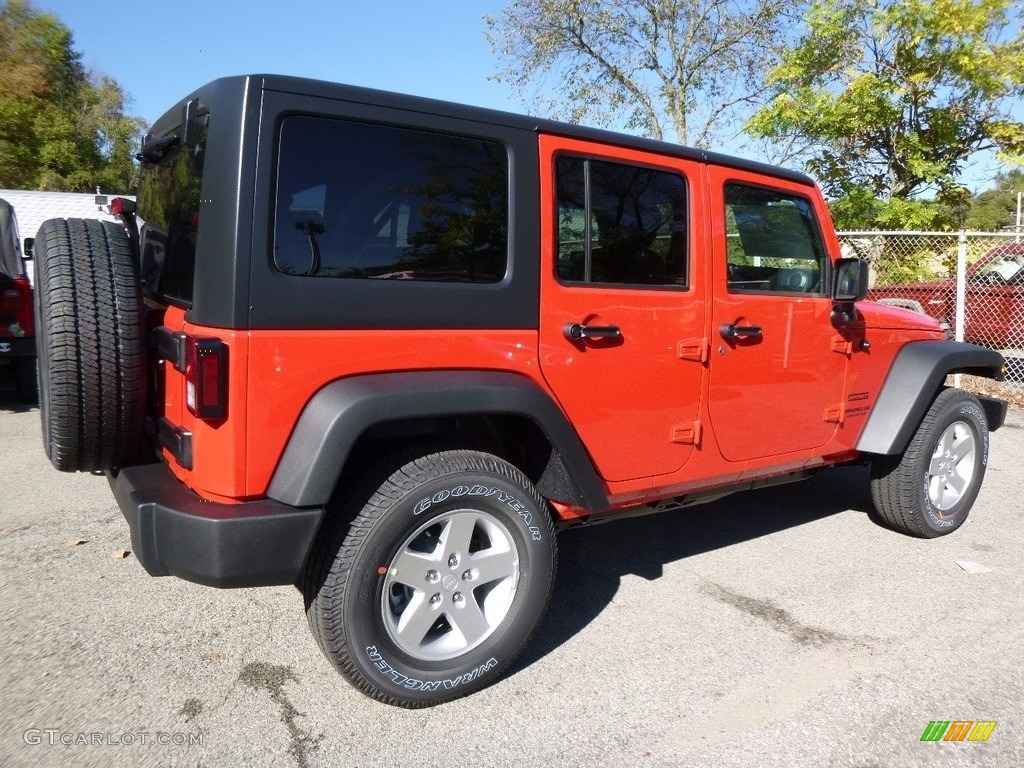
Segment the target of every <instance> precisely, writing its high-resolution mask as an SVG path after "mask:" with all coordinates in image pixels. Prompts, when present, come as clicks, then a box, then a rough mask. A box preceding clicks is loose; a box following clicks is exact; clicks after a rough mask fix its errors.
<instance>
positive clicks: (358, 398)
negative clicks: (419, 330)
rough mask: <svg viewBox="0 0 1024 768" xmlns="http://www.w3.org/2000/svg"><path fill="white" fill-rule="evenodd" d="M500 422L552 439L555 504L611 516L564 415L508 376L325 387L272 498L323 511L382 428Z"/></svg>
mask: <svg viewBox="0 0 1024 768" xmlns="http://www.w3.org/2000/svg"><path fill="white" fill-rule="evenodd" d="M499 414H500V415H517V416H525V417H526V418H528V419H530V420H531V421H533V423H534V424H536V425H537V427H538V428H539V429H540V430H541V431H542V432H543V433H544V435H545V436H546V437H547V439H548V441H549V442H550V444H551V446H552V448H553V451H552V459H551V461H550V462H549V470H550V473H551V475H552V476H554V477H555V479H554V481H553V485H554V486H557V488H558V495H557V496H554V498H557V499H558V500H559V501H564V502H567V503H570V504H575V505H577V506H580V507H583V508H585V509H588V510H591V511H592V512H599V511H603V510H605V509H607V507H608V497H607V495H606V494H605V492H604V488H603V485H602V484H601V481H600V480H599V479H598V476H597V472H596V470H595V469H594V465H593V463H592V462H591V460H590V456H589V455H588V454H587V451H586V449H585V448H584V447H583V443H582V441H581V440H580V438H579V435H578V434H577V433H576V430H574V429H573V428H572V426H571V425H570V423H569V421H568V419H567V418H566V417H565V414H563V413H562V411H561V409H560V408H559V407H558V406H557V405H556V404H555V403H554V402H553V401H552V399H551V398H550V397H549V396H548V395H547V393H545V392H544V391H543V390H542V389H541V388H540V387H539V386H537V384H535V383H534V382H532V381H531V380H530V379H528V378H527V377H525V376H521V375H518V374H514V373H507V372H502V371H403V372H397V373H380V374H367V375H360V376H352V377H349V378H344V379H339V380H337V381H334V382H332V383H330V384H328V385H326V386H325V387H323V388H322V389H320V390H319V391H318V392H317V393H316V394H315V395H314V396H313V397H312V398H311V399H310V401H309V402H308V403H307V404H306V407H305V408H304V409H303V411H302V414H301V416H300V417H299V420H298V423H297V424H296V426H295V429H294V431H293V432H292V435H291V437H290V438H289V440H288V444H287V446H286V447H285V450H284V453H283V454H282V456H281V460H280V462H278V465H277V469H276V470H275V471H274V476H273V478H272V479H271V482H270V488H269V489H268V492H267V495H268V496H269V497H270V498H271V499H274V500H275V501H280V502H282V503H284V504H290V505H292V506H295V507H312V506H323V505H324V504H326V503H327V501H328V499H330V497H331V494H332V493H333V491H334V488H335V486H336V485H337V481H338V478H339V476H340V474H341V472H342V470H343V468H344V467H345V462H346V460H347V458H348V456H349V453H350V452H351V450H352V447H353V446H354V445H355V443H356V441H357V440H358V439H359V437H360V436H361V435H362V434H363V433H364V432H365V431H366V430H367V429H369V428H370V427H373V426H376V425H377V424H383V423H385V422H391V421H400V420H404V419H419V418H428V417H437V416H441V417H445V416H466V415H499ZM552 464H556V465H560V466H551V465H552ZM548 474H549V473H548V472H545V476H547V475H548ZM540 490H541V493H544V488H540Z"/></svg>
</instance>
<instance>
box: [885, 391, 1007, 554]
mask: <svg viewBox="0 0 1024 768" xmlns="http://www.w3.org/2000/svg"><path fill="white" fill-rule="evenodd" d="M987 464H988V421H987V420H986V418H985V410H984V408H982V406H981V403H979V402H978V399H977V398H976V397H974V396H973V395H971V394H970V393H968V392H964V391H963V390H961V389H946V390H944V391H943V392H941V393H940V394H939V396H938V397H936V398H935V401H934V402H933V403H932V405H931V408H929V409H928V412H927V413H926V414H925V417H924V418H923V419H922V420H921V424H920V425H919V426H918V428H917V431H916V432H915V433H914V436H913V437H912V438H911V440H910V443H909V444H908V445H907V447H906V449H905V450H904V451H903V453H902V454H898V455H896V456H878V457H876V458H875V460H874V461H873V462H872V464H871V498H872V500H873V501H874V505H875V510H876V511H877V512H878V514H879V515H880V516H881V518H882V519H883V520H884V521H885V523H886V524H888V525H889V526H890V527H892V528H894V529H896V530H897V531H902V532H903V533H907V534H910V535H911V536H918V537H921V538H927V539H931V538H935V537H936V536H945V535H946V534H948V533H952V532H953V531H955V530H956V529H957V528H959V527H960V526H961V525H963V524H964V522H965V521H966V520H967V514H968V513H969V512H970V511H971V506H972V505H973V504H974V500H975V499H976V498H977V497H978V491H979V490H980V489H981V482H982V480H983V479H984V477H985V467H986V465H987Z"/></svg>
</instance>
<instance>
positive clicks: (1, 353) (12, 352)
mask: <svg viewBox="0 0 1024 768" xmlns="http://www.w3.org/2000/svg"><path fill="white" fill-rule="evenodd" d="M35 356H36V340H35V338H34V337H32V336H28V337H26V336H16V337H14V338H12V337H10V336H3V337H0V359H3V358H11V357H35Z"/></svg>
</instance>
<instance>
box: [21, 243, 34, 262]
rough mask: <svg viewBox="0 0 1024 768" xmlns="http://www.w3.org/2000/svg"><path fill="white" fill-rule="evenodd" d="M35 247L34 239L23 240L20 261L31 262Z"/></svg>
mask: <svg viewBox="0 0 1024 768" xmlns="http://www.w3.org/2000/svg"><path fill="white" fill-rule="evenodd" d="M35 247H36V239H35V238H34V237H26V238H25V247H24V248H22V250H21V260H22V261H31V260H32V253H33V251H34V250H35Z"/></svg>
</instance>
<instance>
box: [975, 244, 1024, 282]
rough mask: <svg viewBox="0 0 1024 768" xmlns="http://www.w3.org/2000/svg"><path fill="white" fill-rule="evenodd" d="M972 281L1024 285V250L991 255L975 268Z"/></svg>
mask: <svg viewBox="0 0 1024 768" xmlns="http://www.w3.org/2000/svg"><path fill="white" fill-rule="evenodd" d="M971 282H973V283H981V284H984V285H1024V251H1021V252H1016V253H1006V252H1004V253H995V254H992V255H990V256H989V257H988V258H987V259H985V260H984V261H983V262H982V263H980V264H978V266H977V267H976V268H975V269H974V274H973V275H972V276H971Z"/></svg>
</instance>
